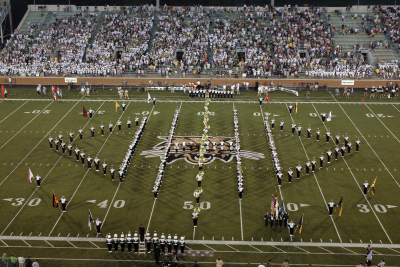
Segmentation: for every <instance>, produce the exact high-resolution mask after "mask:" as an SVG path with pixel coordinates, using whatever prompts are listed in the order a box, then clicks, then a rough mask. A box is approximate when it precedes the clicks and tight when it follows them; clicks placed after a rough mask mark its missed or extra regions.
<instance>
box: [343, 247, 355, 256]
mask: <svg viewBox="0 0 400 267" xmlns="http://www.w3.org/2000/svg"><path fill="white" fill-rule="evenodd" d="M342 249H345V250H347V251H350V252H351V253H353V254H357V253H356V252H354V251H352V250H350V249H348V248H344V247H342Z"/></svg>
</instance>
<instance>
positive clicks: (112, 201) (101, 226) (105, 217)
mask: <svg viewBox="0 0 400 267" xmlns="http://www.w3.org/2000/svg"><path fill="white" fill-rule="evenodd" d="M120 186H121V183H119V184H118V186H117V190H115V193H114V196H113V198H112V200H111V202H110V205H109V207H108V209H107V212H106V215H105V216H104V219H103V222H102V224H101V225H100V229H101V228H103V225H104V222H105V221H106V219H107V215H108V212H109V211H110V208H111V206H112V205H111V204H112V203H114V199H115V196H116V195H117V192H118V190H119V187H120Z"/></svg>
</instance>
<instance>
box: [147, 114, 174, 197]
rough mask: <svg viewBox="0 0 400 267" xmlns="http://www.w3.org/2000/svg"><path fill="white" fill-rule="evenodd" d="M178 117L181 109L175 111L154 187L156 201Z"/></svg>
mask: <svg viewBox="0 0 400 267" xmlns="http://www.w3.org/2000/svg"><path fill="white" fill-rule="evenodd" d="M178 116H179V109H176V110H175V115H174V119H173V120H172V125H171V130H169V137H168V141H167V147H166V148H165V151H164V155H163V156H162V157H161V163H160V166H159V168H158V174H157V178H156V181H155V182H154V186H153V193H154V198H155V199H157V196H158V194H159V192H160V187H161V183H162V178H163V175H164V169H165V165H166V164H167V163H166V162H167V157H168V154H169V151H170V149H171V145H172V138H173V137H174V133H175V128H176V124H177V122H178Z"/></svg>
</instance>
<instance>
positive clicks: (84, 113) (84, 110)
mask: <svg viewBox="0 0 400 267" xmlns="http://www.w3.org/2000/svg"><path fill="white" fill-rule="evenodd" d="M83 117H87V112H86V109H85V107H83Z"/></svg>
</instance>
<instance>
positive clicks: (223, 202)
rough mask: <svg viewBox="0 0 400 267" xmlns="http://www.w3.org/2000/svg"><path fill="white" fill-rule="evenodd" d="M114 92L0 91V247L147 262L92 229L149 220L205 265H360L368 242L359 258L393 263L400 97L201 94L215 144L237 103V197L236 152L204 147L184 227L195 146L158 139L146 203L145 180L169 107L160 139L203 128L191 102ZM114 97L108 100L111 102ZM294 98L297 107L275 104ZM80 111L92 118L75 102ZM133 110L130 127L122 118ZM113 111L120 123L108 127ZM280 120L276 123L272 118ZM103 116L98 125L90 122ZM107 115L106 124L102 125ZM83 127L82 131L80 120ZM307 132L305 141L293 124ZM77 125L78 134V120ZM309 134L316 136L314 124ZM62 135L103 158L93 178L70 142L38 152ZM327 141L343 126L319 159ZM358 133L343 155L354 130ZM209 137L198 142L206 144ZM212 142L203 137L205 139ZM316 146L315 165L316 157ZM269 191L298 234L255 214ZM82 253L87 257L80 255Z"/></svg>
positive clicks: (399, 186)
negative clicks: (196, 212) (369, 255)
mask: <svg viewBox="0 0 400 267" xmlns="http://www.w3.org/2000/svg"><path fill="white" fill-rule="evenodd" d="M114 91H115V90H112V91H110V90H99V91H98V92H96V93H95V94H92V95H91V96H89V97H87V96H85V97H82V96H81V95H79V94H78V93H77V92H74V91H70V92H66V93H65V97H64V98H63V99H62V100H57V101H52V100H51V98H50V97H49V96H48V97H43V96H38V95H36V93H35V91H34V89H28V88H26V89H23V88H22V89H10V90H9V94H10V99H9V100H2V101H0V111H1V113H0V114H1V117H0V137H1V138H0V170H1V172H0V191H1V198H0V210H1V211H2V212H1V219H0V247H1V248H2V250H3V251H4V252H7V254H8V255H10V254H11V253H16V254H20V253H23V254H24V256H27V255H28V254H29V255H32V257H33V258H34V259H36V258H38V259H40V262H41V266H42V264H43V266H55V263H57V264H56V265H57V266H84V265H88V263H89V262H90V263H92V264H93V265H96V266H114V265H113V264H115V266H117V264H118V266H133V265H137V266H151V265H154V264H153V262H154V257H153V255H151V254H150V255H147V256H143V255H141V256H137V255H134V254H128V253H125V254H121V253H112V254H109V253H108V252H107V249H106V244H105V239H104V237H105V235H106V234H108V233H111V234H112V235H113V234H115V233H117V234H118V235H120V234H121V233H122V232H123V233H125V234H126V233H128V232H129V231H130V232H131V233H132V234H133V233H134V232H135V231H137V230H138V227H139V226H140V225H141V224H143V225H144V227H146V230H147V231H149V232H150V234H151V235H153V233H154V232H155V231H156V232H157V233H158V235H159V236H160V235H161V233H165V234H166V235H168V234H170V235H172V236H174V235H175V234H176V235H178V237H181V236H184V237H185V239H186V244H187V248H186V249H187V255H186V256H184V257H181V258H180V259H181V260H183V261H185V262H187V263H186V266H191V265H192V264H191V263H190V262H193V261H194V260H197V261H198V262H200V265H211V264H214V262H215V260H216V258H217V257H219V256H220V257H222V259H223V260H224V261H225V262H226V263H228V264H229V265H232V266H239V265H244V264H247V263H248V262H251V263H253V264H254V265H255V264H256V263H257V265H258V264H259V263H260V262H267V261H268V260H269V259H271V260H272V262H273V263H275V264H281V263H282V262H283V261H284V259H285V258H289V260H290V263H291V265H294V266H308V264H309V263H312V264H313V265H315V266H349V265H356V264H358V263H359V262H360V261H363V262H364V259H365V257H364V255H365V247H366V246H367V244H372V247H373V250H374V254H373V255H374V257H373V263H376V264H377V263H379V261H380V259H381V258H384V259H385V261H386V266H398V262H399V260H400V233H399V232H398V225H399V223H398V222H399V219H400V211H399V208H400V200H399V198H398V194H399V192H400V176H399V174H398V173H400V167H399V164H398V162H399V156H398V151H399V150H400V105H399V104H400V102H397V99H396V98H395V99H387V98H384V99H379V98H374V99H370V98H369V97H367V98H365V101H361V99H363V98H364V96H363V95H362V94H363V93H361V92H355V95H354V97H352V98H350V99H344V98H343V97H341V96H339V97H335V96H334V94H333V93H331V92H329V91H321V92H312V99H311V101H306V100H305V97H303V95H304V94H303V93H300V96H299V97H295V96H294V95H291V94H285V93H283V92H272V93H271V94H270V96H269V98H270V103H269V104H267V103H266V102H265V101H264V103H263V104H262V105H260V104H259V101H258V96H257V93H256V92H243V93H241V94H240V95H235V96H234V98H233V99H212V100H211V103H210V105H209V112H210V114H209V115H210V116H209V122H208V124H209V125H210V130H209V133H208V135H209V140H210V141H216V142H217V144H219V142H220V141H224V142H229V141H230V140H232V141H233V139H234V123H233V120H234V116H233V110H234V108H236V109H237V116H238V123H239V134H240V136H239V137H240V142H241V157H242V166H243V180H244V182H243V184H244V194H243V198H242V200H239V194H238V186H237V171H236V164H237V163H236V158H235V157H234V154H233V152H230V151H229V149H227V148H225V149H220V148H219V147H220V146H219V145H218V149H216V150H213V149H211V152H210V153H209V154H207V159H206V162H205V164H204V167H203V170H204V178H203V180H202V189H203V193H202V194H201V197H200V207H201V209H202V211H201V213H200V216H199V220H198V227H197V228H196V229H195V228H194V227H193V221H192V218H191V213H192V211H193V207H194V205H195V203H196V201H195V198H194V196H193V191H194V190H195V189H196V188H197V181H196V175H197V173H198V166H197V161H198V151H197V152H191V151H190V149H189V148H188V147H187V149H186V151H183V150H182V148H180V149H179V150H178V151H177V152H176V151H175V149H174V146H172V147H171V151H170V155H169V157H168V163H167V167H166V169H165V173H164V176H163V183H162V186H161V190H160V193H159V195H158V198H157V200H155V199H154V195H153V192H152V188H153V185H154V182H155V180H156V177H157V173H158V166H159V164H160V162H161V159H160V157H161V155H162V153H163V151H164V149H165V146H166V140H167V138H168V136H169V132H170V129H171V123H172V120H173V118H174V113H175V110H176V109H180V114H179V120H178V122H177V125H176V131H175V134H174V138H173V140H174V141H173V142H175V141H177V142H179V143H181V142H182V141H186V142H187V144H188V143H189V142H190V140H191V139H193V140H196V139H198V138H201V135H202V133H203V123H202V122H203V117H204V116H203V115H204V104H205V101H204V99H199V98H197V99H191V98H189V97H188V96H187V95H184V94H183V92H175V93H174V94H172V93H170V92H165V91H155V92H150V94H151V96H152V97H153V96H154V97H156V98H157V103H156V105H153V103H152V102H151V103H147V101H146V100H147V93H145V92H139V91H132V92H131V93H130V99H129V100H120V99H119V98H118V97H117V95H116V93H115V92H114ZM115 101H117V102H118V104H119V105H121V104H122V103H126V105H127V108H126V111H125V112H122V109H121V107H119V108H118V110H117V111H116V110H115ZM296 102H298V112H297V113H295V112H293V113H289V111H288V106H289V105H290V104H292V105H294V104H295V103H296ZM83 107H85V109H86V110H89V108H91V109H92V110H94V116H93V118H92V119H90V118H89V116H88V117H84V116H82V110H83ZM329 112H332V120H331V121H329V122H327V121H325V122H323V121H322V120H321V113H329ZM144 116H146V117H147V118H148V121H147V124H146V127H145V130H144V133H143V136H142V138H141V139H140V141H139V144H138V146H137V149H136V151H135V153H134V155H133V157H132V160H131V163H130V166H129V167H128V171H127V175H126V177H125V180H124V182H123V183H120V182H119V178H118V174H117V173H116V175H115V180H114V181H112V180H111V176H110V172H109V169H110V168H111V166H114V168H115V169H118V168H119V165H120V164H121V162H122V160H123V159H124V156H125V153H126V151H127V149H128V146H129V144H130V142H131V141H132V139H133V136H134V134H135V132H136V126H135V123H134V120H135V117H138V118H139V121H141V119H142V118H143V117H144ZM265 117H268V118H269V119H270V120H271V119H272V118H274V119H275V120H276V122H275V129H273V130H272V132H273V135H274V141H275V144H276V149H277V152H278V158H279V161H280V164H281V166H282V168H283V174H284V175H283V180H282V186H281V187H278V184H277V180H276V176H275V170H274V168H273V162H272V157H271V154H270V152H269V144H268V139H267V137H266V131H265V127H264V119H265ZM128 118H130V120H132V121H133V124H132V126H131V129H128V127H127V120H128ZM118 120H121V122H122V129H121V131H119V130H118V127H116V123H117V121H118ZM281 121H283V122H284V124H285V125H284V128H283V130H282V131H281V130H280V128H279V123H280V122H281ZM293 122H294V123H296V124H297V125H299V124H301V126H302V127H303V130H302V132H301V136H298V134H297V131H296V132H295V134H294V135H292V131H291V124H292V123H293ZM101 123H103V124H104V125H105V126H106V127H105V134H104V135H101V131H100V124H101ZM109 123H112V124H113V127H114V129H113V133H112V134H110V132H109V130H108V124H109ZM91 126H93V127H95V135H94V138H92V137H91V133H90V127H91ZM308 127H310V128H311V129H312V136H311V138H310V139H308V138H307V130H306V129H307V128H308ZM80 128H81V129H83V139H82V140H80V138H79V134H78V130H79V129H80ZM317 130H319V131H320V132H321V135H320V141H317V139H316V132H317ZM70 131H72V132H74V142H73V150H74V149H75V147H76V146H77V147H78V148H79V149H81V150H82V149H83V150H84V151H85V153H86V156H88V155H89V154H90V156H91V157H92V158H95V157H98V158H99V159H100V160H101V163H103V161H106V163H107V164H108V168H107V175H103V171H102V169H101V167H100V171H99V172H96V171H95V168H92V169H88V168H87V164H86V163H85V165H83V166H82V164H81V162H80V161H76V159H75V155H74V153H72V157H69V155H68V153H67V152H65V154H63V153H62V150H61V149H60V148H59V150H58V152H57V151H56V150H55V146H54V144H53V148H52V149H50V147H49V143H48V138H49V136H50V135H51V136H52V137H53V138H54V139H56V138H57V137H58V135H59V134H60V132H61V134H62V135H63V137H64V140H65V143H66V144H67V145H68V143H69V137H68V133H69V132H70ZM327 131H330V133H331V135H332V137H333V138H334V137H335V136H336V135H337V134H339V135H340V146H339V147H341V146H342V144H343V143H344V136H346V135H347V136H349V138H350V141H351V142H352V144H353V146H352V149H351V153H350V154H348V153H347V150H346V153H345V156H344V157H342V156H341V155H339V157H338V160H335V159H334V157H333V159H332V160H331V162H330V163H329V164H328V162H327V157H326V152H327V151H328V149H331V150H332V151H334V148H335V143H334V139H333V138H331V139H330V140H329V142H328V143H327V142H326V138H325V134H326V132H327ZM357 139H359V140H360V141H361V144H360V151H359V152H356V151H355V150H356V149H355V143H356V140H357ZM210 147H211V146H210ZM211 148H212V147H211ZM321 154H323V155H324V157H325V160H324V165H323V168H319V157H320V156H321ZM314 157H315V159H316V161H317V168H316V171H315V172H314V173H312V172H310V175H306V173H305V163H306V162H307V160H310V161H311V160H312V159H313V158H314ZM298 164H300V165H301V166H302V167H303V171H302V173H301V177H300V178H301V179H296V176H295V175H294V179H293V181H292V183H290V184H289V183H288V178H287V171H288V169H289V167H291V168H292V169H293V170H295V167H296V166H297V165H298ZM28 168H30V169H31V170H32V172H33V174H34V175H35V176H36V174H39V175H40V176H41V177H42V186H41V187H40V188H38V187H37V186H36V184H35V181H33V183H32V184H30V185H29V184H28ZM375 178H377V182H376V193H375V195H372V194H371V192H369V193H368V194H367V195H366V196H364V193H363V183H364V182H365V181H366V180H367V181H368V182H369V184H372V182H373V181H374V179H375ZM53 191H54V192H55V194H56V196H57V198H58V199H60V198H61V196H65V197H66V199H67V200H68V202H67V212H66V213H62V210H61V209H60V208H58V209H56V208H53V199H52V194H53V193H52V192H53ZM275 193H277V194H278V201H279V206H281V202H282V199H283V200H284V207H285V209H286V210H287V211H288V212H289V216H290V218H289V220H293V222H294V223H296V224H297V223H298V222H299V220H300V217H301V216H302V214H304V220H303V228H302V231H301V234H300V233H299V229H298V228H296V231H295V234H294V236H293V238H292V239H291V238H290V236H289V233H288V229H285V228H275V227H274V228H272V229H271V228H266V227H265V224H264V214H265V212H266V211H270V209H271V199H272V196H275ZM342 196H343V213H342V215H341V216H339V208H337V207H336V208H335V209H334V212H333V216H331V217H330V216H328V206H327V203H328V202H330V201H331V199H332V200H333V201H334V202H335V203H336V204H337V203H338V202H339V200H340V198H341V197H342ZM89 210H90V211H91V213H92V214H93V217H94V219H97V218H99V219H100V221H102V222H103V225H102V229H101V232H102V233H101V235H100V236H99V237H97V236H96V231H95V227H92V230H90V229H89V227H88V213H89ZM93 262H95V263H93Z"/></svg>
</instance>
